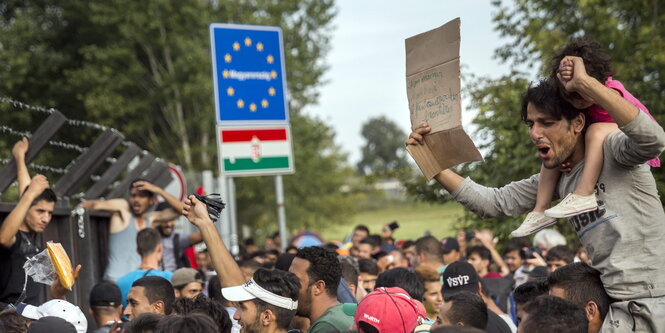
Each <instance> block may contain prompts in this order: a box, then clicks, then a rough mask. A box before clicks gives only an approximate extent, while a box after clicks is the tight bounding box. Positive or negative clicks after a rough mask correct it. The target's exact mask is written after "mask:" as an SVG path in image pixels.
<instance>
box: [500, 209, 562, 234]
mask: <svg viewBox="0 0 665 333" xmlns="http://www.w3.org/2000/svg"><path fill="white" fill-rule="evenodd" d="M555 223H556V219H553V218H550V217H547V216H545V214H543V213H541V212H531V213H529V214H527V215H526V218H525V219H524V222H522V225H520V227H519V228H517V229H515V231H513V232H511V233H510V235H511V236H512V237H524V236H529V235H531V234H532V233H534V232H537V231H540V230H541V229H544V228H547V227H549V226H551V225H553V224H555Z"/></svg>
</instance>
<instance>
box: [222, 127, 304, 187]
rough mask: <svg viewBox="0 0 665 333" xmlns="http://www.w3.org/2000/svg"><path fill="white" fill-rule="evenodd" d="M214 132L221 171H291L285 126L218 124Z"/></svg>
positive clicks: (288, 143)
mask: <svg viewBox="0 0 665 333" xmlns="http://www.w3.org/2000/svg"><path fill="white" fill-rule="evenodd" d="M217 135H218V139H219V141H218V143H219V151H220V165H221V166H222V173H225V174H227V175H233V176H245V175H247V176H249V175H273V174H286V173H293V172H294V167H293V151H292V149H291V131H290V128H289V126H287V125H276V126H251V127H239V126H232V127H227V126H218V127H217Z"/></svg>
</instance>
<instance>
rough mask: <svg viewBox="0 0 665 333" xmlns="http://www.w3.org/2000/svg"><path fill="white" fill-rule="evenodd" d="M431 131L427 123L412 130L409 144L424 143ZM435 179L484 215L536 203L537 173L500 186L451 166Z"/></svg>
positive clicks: (519, 211)
mask: <svg viewBox="0 0 665 333" xmlns="http://www.w3.org/2000/svg"><path fill="white" fill-rule="evenodd" d="M430 130H431V128H430V127H429V126H428V125H427V124H421V125H420V126H418V127H417V128H416V129H415V130H414V131H413V132H411V134H410V135H409V139H408V140H407V141H406V144H407V145H418V144H422V143H423V136H424V135H425V134H427V133H429V132H430ZM434 179H436V180H437V181H438V182H439V183H440V184H441V185H442V186H443V187H444V188H445V189H446V191H448V193H450V194H451V195H452V197H453V198H454V199H455V201H457V202H459V203H460V204H462V205H463V206H465V207H466V208H467V209H469V210H471V211H472V212H474V213H476V214H477V215H479V216H481V217H484V218H490V217H496V216H501V215H509V216H517V215H520V214H522V213H526V212H528V211H529V210H531V209H533V206H534V204H535V202H536V200H535V198H536V190H537V187H538V176H535V175H534V176H531V177H530V178H528V179H523V180H521V181H517V182H513V183H510V184H508V185H506V186H503V187H501V188H491V187H485V186H482V185H479V184H476V183H474V182H473V181H471V180H470V179H469V180H466V179H465V178H464V177H462V176H460V175H458V174H457V173H455V172H454V171H452V170H450V169H447V170H443V171H441V172H439V174H438V175H436V176H434Z"/></svg>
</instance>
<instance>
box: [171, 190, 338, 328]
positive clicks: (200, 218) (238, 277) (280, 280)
mask: <svg viewBox="0 0 665 333" xmlns="http://www.w3.org/2000/svg"><path fill="white" fill-rule="evenodd" d="M182 214H183V215H184V216H185V217H187V219H188V220H189V221H190V222H191V223H192V224H194V225H195V226H196V227H197V228H199V230H200V231H201V236H202V237H203V241H204V242H205V244H206V247H207V248H208V254H210V259H211V260H212V265H213V267H215V271H217V274H218V276H219V280H220V282H221V285H222V294H223V296H224V298H226V299H227V300H230V301H236V302H238V308H236V309H235V310H231V311H229V312H232V311H234V313H233V319H235V320H237V321H238V323H239V324H240V325H241V326H242V328H241V332H247V333H254V332H261V333H263V332H286V330H287V328H288V326H289V323H290V322H291V320H292V319H293V317H294V316H295V314H296V309H298V308H299V306H298V292H299V290H300V282H299V281H298V278H297V277H296V276H295V275H293V274H292V273H289V272H284V271H280V270H273V271H268V270H265V269H259V270H257V271H256V272H255V273H254V275H253V276H252V279H250V280H249V281H248V282H245V278H244V277H243V274H242V271H241V270H240V267H239V266H238V264H237V263H236V261H235V260H234V259H233V256H232V255H231V253H230V252H229V250H228V249H227V248H226V246H225V245H224V243H223V242H222V239H221V238H220V236H219V234H218V233H217V229H216V228H215V226H214V225H213V222H212V220H211V219H210V216H209V215H208V210H207V207H206V205H205V204H203V203H202V202H200V201H198V200H197V199H196V198H195V197H194V196H193V195H192V196H190V197H189V198H188V199H187V200H185V203H184V206H183V210H182ZM336 260H337V259H336V258H335V262H337V261H336ZM337 264H338V265H339V263H337ZM340 274H341V273H340ZM338 281H339V280H338ZM336 290H337V285H335V291H336ZM333 295H334V294H333Z"/></svg>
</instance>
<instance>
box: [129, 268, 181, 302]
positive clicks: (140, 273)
mask: <svg viewBox="0 0 665 333" xmlns="http://www.w3.org/2000/svg"><path fill="white" fill-rule="evenodd" d="M146 272H147V270H145V269H137V270H133V271H131V272H129V273H127V274H125V275H123V276H122V277H120V278H119V279H118V281H117V282H116V284H117V285H118V287H120V292H122V307H123V308H125V307H127V295H128V294H129V289H132V283H134V281H136V280H138V279H140V278H142V277H144V276H161V277H163V278H165V279H166V280H168V281H169V282H171V275H173V273H172V272H164V271H160V270H156V269H152V270H150V272H148V274H146Z"/></svg>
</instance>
